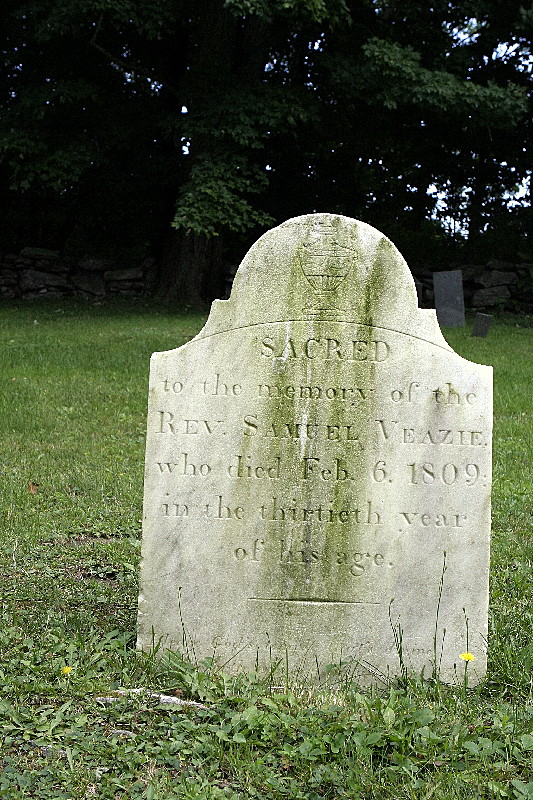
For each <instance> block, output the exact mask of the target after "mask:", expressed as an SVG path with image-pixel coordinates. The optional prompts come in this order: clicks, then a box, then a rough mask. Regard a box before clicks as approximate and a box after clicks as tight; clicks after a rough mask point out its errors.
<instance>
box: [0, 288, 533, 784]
mask: <svg viewBox="0 0 533 800" xmlns="http://www.w3.org/2000/svg"><path fill="white" fill-rule="evenodd" d="M203 322H204V318H203V317H201V316H200V315H196V314H192V313H187V312H184V313H182V314H176V313H170V312H166V311H163V310H161V309H158V308H156V307H154V306H153V305H152V306H150V305H144V304H142V303H137V304H135V305H131V304H129V305H126V304H125V303H122V304H118V303H117V304H113V303H106V304H98V305H96V304H95V305H89V304H86V303H82V302H79V303H78V302H74V301H71V302H69V303H65V302H63V301H62V302H61V304H59V303H57V302H56V303H54V302H50V301H48V302H46V303H45V302H43V303H38V304H6V305H4V306H3V307H2V309H1V310H0V331H1V335H2V348H1V355H0V359H1V363H2V368H1V370H0V375H1V394H0V404H1V418H2V433H3V436H2V475H1V481H2V492H1V515H2V517H1V518H2V524H1V530H0V615H1V618H0V678H1V680H2V693H1V695H0V736H1V740H2V746H1V751H0V796H1V797H2V799H3V800H4V799H5V800H19V799H20V800H22V798H44V799H46V798H53V800H67V798H72V799H74V798H90V797H96V798H106V799H107V798H114V799H116V800H118V798H146V800H171V798H178V797H179V798H184V799H185V800H193V798H198V799H200V798H202V800H203V799H204V798H205V799H206V800H210V799H213V800H215V799H216V800H219V799H220V800H221V799H222V798H234V799H235V800H236V798H262V799H264V800H267V799H268V800H270V799H273V798H301V800H319V799H320V800H322V799H324V800H326V798H328V800H329V798H337V797H339V798H341V797H346V798H352V799H353V800H358V799H359V798H360V800H373V799H374V798H375V799H376V800H377V799H378V798H379V799H381V798H391V800H392V798H426V799H427V800H429V798H487V799H488V798H507V797H508V798H513V800H527V799H528V798H529V800H531V799H532V798H533V603H532V598H533V572H532V564H533V525H532V508H533V502H532V501H533V478H532V469H531V467H532V464H533V411H532V402H531V386H532V385H533V319H532V318H531V317H529V318H523V317H511V316H506V317H503V316H502V317H500V318H498V319H497V320H496V321H495V322H494V324H493V326H492V328H491V330H490V332H489V335H488V337H487V338H486V339H479V338H470V327H471V324H472V319H469V320H468V321H467V327H466V328H464V329H445V330H444V333H445V336H446V338H447V339H448V341H449V342H450V344H451V345H452V347H453V348H454V349H455V350H456V352H458V353H459V354H460V355H462V356H464V357H465V358H468V359H470V360H472V361H474V362H478V363H482V364H483V363H484V364H492V365H493V366H494V374H495V416H494V486H493V538H492V561H491V593H490V596H491V604H490V634H489V636H490V638H489V662H488V675H487V678H486V680H485V681H484V682H483V683H482V684H481V685H479V686H478V687H476V688H475V689H466V688H465V685H464V683H463V678H464V670H467V669H468V661H461V660H460V658H459V655H460V654H458V663H460V664H461V667H460V671H459V672H458V676H457V677H458V684H457V686H456V687H449V686H446V685H443V684H442V683H441V682H440V681H439V679H438V663H437V665H436V669H435V674H434V675H426V676H424V679H423V680H422V679H417V680H415V679H411V678H409V679H403V680H401V679H400V680H396V681H395V682H394V683H391V684H386V683H385V682H384V683H383V685H381V686H379V687H376V689H375V690H372V691H369V690H366V691H362V690H358V689H357V687H356V686H353V685H351V684H350V682H349V680H347V679H345V678H343V676H342V675H340V676H339V675H338V674H336V671H335V669H334V668H332V671H331V673H330V683H331V685H328V683H327V681H326V682H325V683H324V684H323V685H321V686H315V687H310V686H308V685H299V684H298V681H297V680H296V681H295V682H294V684H293V685H289V686H287V685H286V684H285V683H284V681H283V680H282V679H280V677H279V676H278V674H276V673H274V674H273V675H271V676H269V677H268V678H267V679H265V680H259V679H257V678H254V677H252V676H244V675H242V676H239V677H230V676H228V675H226V674H224V671H223V670H220V669H219V668H218V667H217V666H216V665H215V664H213V663H210V662H209V661H207V662H204V663H201V664H199V665H196V666H194V665H191V664H189V663H187V662H185V661H184V660H182V659H181V658H180V657H179V656H178V655H175V656H173V657H171V658H169V659H166V660H160V659H155V658H153V657H150V656H147V655H143V656H140V655H138V654H136V652H135V625H136V608H137V591H138V586H137V575H138V561H139V553H140V536H141V512H142V509H141V502H142V485H143V459H144V441H145V424H146V398H147V387H148V362H149V357H150V355H151V353H152V352H153V351H155V350H165V349H170V348H173V347H176V346H178V345H180V344H183V343H184V342H186V341H187V340H189V339H190V338H191V337H192V336H194V335H195V334H196V333H197V331H198V330H199V329H200V328H201V326H202V324H203ZM281 672H282V671H280V674H281ZM335 684H336V685H337V686H338V687H339V686H340V688H337V689H335V690H334V689H333V688H332V687H333V686H334V685H335ZM140 687H143V688H145V689H149V690H151V691H152V692H161V693H163V694H165V695H167V696H172V697H174V698H180V699H182V700H187V701H194V702H193V703H190V704H182V705H169V704H168V703H167V704H164V703H161V702H159V699H158V698H157V697H155V696H150V695H149V694H148V693H146V692H145V693H140V694H133V693H129V694H128V693H126V694H118V691H117V690H119V689H123V690H129V689H134V688H140ZM98 698H113V701H111V700H108V701H107V702H103V701H102V700H99V699H98Z"/></svg>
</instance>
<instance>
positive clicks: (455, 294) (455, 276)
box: [433, 269, 465, 328]
mask: <svg viewBox="0 0 533 800" xmlns="http://www.w3.org/2000/svg"><path fill="white" fill-rule="evenodd" d="M433 289H434V292H435V309H436V311H437V319H438V321H439V324H440V325H444V326H445V327H448V328H458V327H460V326H462V325H464V324H465V300H464V294H463V272H462V270H460V269H452V270H449V271H448V272H434V273H433Z"/></svg>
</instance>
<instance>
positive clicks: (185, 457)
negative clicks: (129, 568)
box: [138, 214, 492, 683]
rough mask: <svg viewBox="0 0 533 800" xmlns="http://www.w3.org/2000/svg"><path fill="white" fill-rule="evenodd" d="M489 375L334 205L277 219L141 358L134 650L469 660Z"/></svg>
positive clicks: (481, 606)
mask: <svg viewBox="0 0 533 800" xmlns="http://www.w3.org/2000/svg"><path fill="white" fill-rule="evenodd" d="M491 427H492V370H491V368H490V367H485V366H479V365H477V364H473V363H471V362H469V361H466V360H464V359H463V358H461V357H460V356H459V355H457V354H456V353H454V352H453V350H452V349H451V348H450V347H449V345H448V344H447V343H446V341H445V340H444V338H443V336H442V334H441V332H440V329H439V326H438V323H437V320H436V316H435V312H434V311H433V310H422V309H419V308H418V307H417V302H416V292H415V286H414V281H413V279H412V277H411V274H410V272H409V269H408V267H407V265H406V264H405V261H404V260H403V259H402V257H401V255H400V254H399V253H398V251H397V250H396V248H395V247H394V245H393V244H392V243H391V242H390V241H389V240H388V239H386V238H385V237H384V236H383V235H382V234H380V233H379V232H378V231H377V230H375V229H374V228H371V227H370V226H368V225H365V224H364V223H361V222H357V221H355V220H352V219H349V218H347V217H341V216H336V215H329V214H314V215H309V216H304V217H298V218H296V219H292V220H289V221H288V222H286V223H284V224H283V225H281V226H280V227H278V228H275V229H274V230H272V231H269V232H268V233H267V234H265V235H264V236H263V237H261V239H259V241H258V242H257V243H256V244H255V245H254V246H253V247H252V248H251V250H250V251H249V253H248V254H247V255H246V257H245V259H244V261H243V263H242V265H241V267H240V268H239V271H238V272H237V275H236V278H235V281H234V284H233V289H232V293H231V297H230V299H229V300H227V301H216V302H215V303H214V304H213V306H212V309H211V314H210V316H209V319H208V321H207V323H206V325H205V327H204V328H203V330H202V331H201V332H200V333H199V334H198V335H197V336H196V337H195V338H194V339H193V340H192V341H191V342H189V343H188V344H186V345H184V346H182V347H180V348H178V349H176V350H170V351H167V352H162V353H155V354H154V355H153V357H152V363H151V374H150V398H149V410H148V436H147V450H146V469H145V498H144V523H143V545H142V568H141V590H140V596H139V623H138V646H139V647H140V648H150V647H151V646H152V644H153V643H157V642H160V643H161V645H162V646H163V647H167V648H174V649H178V650H180V651H182V652H184V653H185V654H187V655H188V656H189V657H191V658H192V659H198V660H199V659H202V658H205V657H214V658H215V659H217V660H218V661H219V662H220V663H221V664H224V665H225V666H224V668H225V669H226V670H231V671H237V670H242V669H244V670H253V669H255V668H256V667H258V668H259V669H260V670H261V671H265V670H268V669H270V668H271V667H272V666H273V665H275V664H277V663H279V664H280V665H281V666H280V672H283V671H284V669H285V666H288V670H289V673H290V675H291V676H292V677H293V678H294V677H296V678H298V679H300V680H303V679H305V677H306V676H315V677H317V673H319V674H320V675H323V674H324V671H325V668H326V666H327V665H329V664H339V663H340V662H342V663H343V664H344V665H345V668H346V669H347V670H348V671H349V672H350V674H352V675H353V676H354V677H355V678H356V679H357V680H359V681H360V682H362V683H372V682H378V681H379V680H381V679H382V678H383V676H386V675H395V674H399V673H400V670H401V667H400V660H399V657H398V652H397V645H398V641H399V637H401V641H402V653H403V655H402V659H403V663H404V665H405V667H406V668H407V669H409V670H411V671H412V672H415V673H419V672H420V671H421V670H422V669H423V670H424V674H425V675H429V674H431V673H432V672H433V670H434V669H435V661H436V662H437V671H438V672H439V673H440V676H441V678H442V679H444V680H446V681H450V682H454V681H456V680H462V679H463V676H464V669H465V662H463V661H461V659H460V654H461V653H464V652H465V651H466V650H469V651H470V652H471V653H472V654H473V655H474V656H475V659H476V660H475V661H471V662H470V663H469V667H468V675H469V679H470V681H471V682H472V683H475V682H476V681H477V680H479V679H480V677H481V676H482V675H483V674H484V672H485V667H486V657H485V651H486V637H487V606H488V571H489V532H490V484H491V456H490V453H491Z"/></svg>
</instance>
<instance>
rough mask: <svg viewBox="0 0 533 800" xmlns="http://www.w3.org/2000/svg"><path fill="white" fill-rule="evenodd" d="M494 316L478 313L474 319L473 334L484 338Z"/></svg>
mask: <svg viewBox="0 0 533 800" xmlns="http://www.w3.org/2000/svg"><path fill="white" fill-rule="evenodd" d="M491 323H492V316H491V315H490V314H476V318H475V320H474V327H473V328H472V336H479V337H480V338H481V339H483V338H484V337H485V336H486V335H487V333H488V331H489V328H490V326H491Z"/></svg>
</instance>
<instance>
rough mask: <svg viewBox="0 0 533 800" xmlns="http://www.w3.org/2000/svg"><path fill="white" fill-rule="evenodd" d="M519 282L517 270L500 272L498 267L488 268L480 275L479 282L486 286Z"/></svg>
mask: <svg viewBox="0 0 533 800" xmlns="http://www.w3.org/2000/svg"><path fill="white" fill-rule="evenodd" d="M517 282H518V276H517V274H516V272H500V271H499V270H497V269H492V270H487V271H486V272H484V273H483V275H481V276H480V277H479V283H480V284H481V285H482V286H485V287H486V288H488V287H489V286H503V285H504V284H509V283H517Z"/></svg>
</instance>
